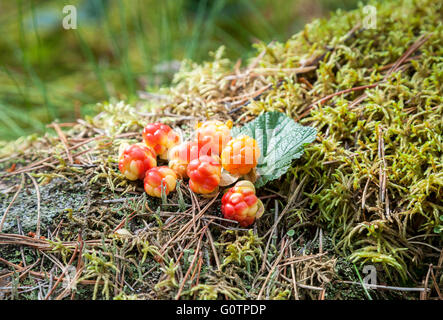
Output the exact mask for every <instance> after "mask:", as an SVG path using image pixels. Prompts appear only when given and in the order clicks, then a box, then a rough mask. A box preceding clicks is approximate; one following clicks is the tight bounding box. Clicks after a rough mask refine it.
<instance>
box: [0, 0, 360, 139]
mask: <svg viewBox="0 0 443 320" xmlns="http://www.w3.org/2000/svg"><path fill="white" fill-rule="evenodd" d="M358 2H359V1H357V0H342V1H339V0H237V1H233V0H212V1H211V0H70V1H61V0H46V1H38V0H15V1H7V0H1V1H0V32H1V33H0V34H1V38H0V140H11V139H15V138H17V137H19V136H23V135H27V134H30V133H35V132H37V133H42V132H44V131H45V126H46V124H48V123H50V122H51V121H54V120H59V121H61V122H65V121H73V120H75V119H76V118H78V117H82V116H84V115H86V114H93V113H94V110H95V105H96V103H97V102H101V101H105V100H108V99H109V98H111V97H115V98H117V99H126V100H128V101H132V100H133V99H135V98H136V97H137V91H138V90H155V88H157V87H159V86H164V85H167V84H168V83H169V82H170V81H171V79H172V75H173V73H174V72H175V71H176V70H177V67H178V65H179V63H178V61H180V60H182V59H184V58H188V59H192V60H194V61H197V62H198V61H202V60H204V59H207V58H208V52H209V51H214V50H216V49H217V48H218V47H219V46H221V45H225V46H226V51H225V52H226V55H227V56H228V57H229V58H232V59H234V60H236V59H238V58H242V59H246V58H248V57H250V56H251V55H252V54H254V51H253V49H252V47H251V44H252V43H254V42H256V41H258V40H263V41H265V42H269V41H271V40H278V41H284V40H286V39H287V38H289V37H290V36H291V35H292V34H294V33H296V32H297V31H299V30H300V29H301V28H302V27H303V25H304V24H305V23H307V22H309V21H311V20H312V19H314V18H316V17H325V16H327V15H328V12H330V11H335V10H337V9H343V10H348V9H353V8H356V7H357V6H358ZM65 5H74V6H75V7H76V8H77V18H78V28H77V29H75V30H65V29H64V28H63V27H62V21H63V18H64V17H65V16H66V14H64V13H63V7H64V6H65Z"/></svg>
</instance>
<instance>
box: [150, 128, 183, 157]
mask: <svg viewBox="0 0 443 320" xmlns="http://www.w3.org/2000/svg"><path fill="white" fill-rule="evenodd" d="M143 140H144V142H145V144H146V145H147V146H148V147H151V148H152V149H154V151H155V152H156V154H157V155H158V156H160V158H162V159H165V160H166V159H167V156H168V153H167V152H168V150H169V149H170V148H171V147H172V146H174V145H176V144H178V143H179V142H180V136H179V135H178V134H177V133H176V132H175V131H174V130H172V129H171V127H170V126H168V125H166V124H163V123H159V122H156V123H150V124H148V125H147V126H146V127H145V128H144V129H143Z"/></svg>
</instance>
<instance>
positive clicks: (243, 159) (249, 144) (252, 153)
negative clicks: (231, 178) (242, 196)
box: [221, 135, 260, 175]
mask: <svg viewBox="0 0 443 320" xmlns="http://www.w3.org/2000/svg"><path fill="white" fill-rule="evenodd" d="M258 158H260V148H259V147H258V145H257V141H255V140H254V139H253V138H251V137H249V136H246V135H241V136H239V137H237V138H235V139H232V140H231V141H229V142H228V143H227V145H226V147H225V148H224V149H223V152H222V154H221V161H222V165H223V168H224V169H225V170H227V171H229V173H231V174H240V175H244V174H247V173H248V172H249V171H251V169H252V168H255V167H256V166H257V161H258Z"/></svg>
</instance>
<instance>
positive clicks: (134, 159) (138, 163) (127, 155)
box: [118, 144, 157, 180]
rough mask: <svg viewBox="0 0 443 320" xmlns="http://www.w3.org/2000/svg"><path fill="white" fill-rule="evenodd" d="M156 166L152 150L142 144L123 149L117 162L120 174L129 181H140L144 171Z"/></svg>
mask: <svg viewBox="0 0 443 320" xmlns="http://www.w3.org/2000/svg"><path fill="white" fill-rule="evenodd" d="M156 165H157V160H156V154H155V152H154V150H152V148H150V147H147V146H145V145H142V144H133V145H128V146H126V147H124V148H123V150H122V152H121V154H120V156H119V162H118V168H119V170H120V172H121V173H123V174H124V175H125V177H126V178H128V179H129V180H137V179H141V180H142V179H143V178H144V177H145V173H146V171H148V170H149V169H151V168H153V167H155V166H156Z"/></svg>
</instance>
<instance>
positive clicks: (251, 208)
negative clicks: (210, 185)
mask: <svg viewBox="0 0 443 320" xmlns="http://www.w3.org/2000/svg"><path fill="white" fill-rule="evenodd" d="M221 211H222V213H223V217H224V218H226V219H230V220H235V221H238V222H239V223H240V226H242V227H247V226H250V225H251V224H253V223H254V221H255V219H257V218H260V216H261V215H262V214H263V211H264V210H263V203H262V202H261V200H260V199H258V198H257V196H256V195H255V188H254V185H253V184H252V183H251V182H250V181H246V180H243V181H239V182H237V183H236V184H235V185H234V187H232V188H230V189H229V190H228V191H227V192H226V193H225V194H224V195H223V197H222V206H221Z"/></svg>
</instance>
